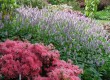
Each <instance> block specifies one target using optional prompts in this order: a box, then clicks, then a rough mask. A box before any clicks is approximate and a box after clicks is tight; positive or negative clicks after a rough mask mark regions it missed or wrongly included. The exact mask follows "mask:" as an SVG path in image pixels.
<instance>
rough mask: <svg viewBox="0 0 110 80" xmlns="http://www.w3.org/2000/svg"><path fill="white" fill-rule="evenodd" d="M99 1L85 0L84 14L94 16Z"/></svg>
mask: <svg viewBox="0 0 110 80" xmlns="http://www.w3.org/2000/svg"><path fill="white" fill-rule="evenodd" d="M99 2H100V0H85V5H86V6H85V15H86V16H88V17H94V15H95V13H96V12H97V6H98V4H99Z"/></svg>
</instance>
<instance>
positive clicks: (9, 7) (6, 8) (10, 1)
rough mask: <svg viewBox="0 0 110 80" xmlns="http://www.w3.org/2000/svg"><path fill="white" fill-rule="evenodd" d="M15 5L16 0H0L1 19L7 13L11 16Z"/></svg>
mask: <svg viewBox="0 0 110 80" xmlns="http://www.w3.org/2000/svg"><path fill="white" fill-rule="evenodd" d="M16 7H17V4H16V0H0V12H1V13H2V19H4V18H6V16H7V15H8V16H9V17H10V18H12V16H11V14H12V13H13V10H14V9H15V8H16Z"/></svg>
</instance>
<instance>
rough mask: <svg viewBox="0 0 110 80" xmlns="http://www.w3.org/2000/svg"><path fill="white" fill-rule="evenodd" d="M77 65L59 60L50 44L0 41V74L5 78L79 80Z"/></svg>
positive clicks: (79, 71) (57, 53) (56, 52)
mask: <svg viewBox="0 0 110 80" xmlns="http://www.w3.org/2000/svg"><path fill="white" fill-rule="evenodd" d="M81 73H82V70H81V69H79V67H78V66H76V65H72V64H71V63H67V62H65V61H63V60H60V54H59V52H58V51H57V50H55V49H54V47H53V46H52V45H49V46H44V45H43V44H31V43H29V42H27V41H25V42H22V41H12V40H6V41H5V42H1V43H0V74H1V75H2V76H4V77H5V79H6V80H10V79H14V80H17V79H18V78H20V77H19V75H21V79H22V80H24V79H26V80H80V79H79V77H78V75H79V74H81Z"/></svg>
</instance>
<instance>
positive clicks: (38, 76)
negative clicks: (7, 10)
mask: <svg viewBox="0 0 110 80" xmlns="http://www.w3.org/2000/svg"><path fill="white" fill-rule="evenodd" d="M43 1H44V2H43ZM54 1H56V2H57V3H53V4H60V3H66V4H63V5H62V4H60V5H52V4H50V3H52V2H54ZM75 1H76V0H61V1H60V2H59V0H30V1H29V0H19V1H17V4H18V5H23V6H25V7H20V8H17V9H16V11H17V12H15V11H14V13H13V14H14V15H12V14H11V16H12V17H13V19H11V21H10V20H9V19H10V18H9V17H8V16H7V17H6V18H4V21H3V22H2V18H3V16H2V15H1V14H0V19H1V22H2V23H1V22H0V41H1V42H2V43H0V44H1V46H2V47H1V46H0V47H1V52H0V56H1V57H0V58H1V60H0V61H1V62H0V68H1V69H0V71H1V73H0V78H1V79H2V80H5V79H6V80H7V79H10V80H15V79H16V80H18V79H19V80H22V79H23V80H25V79H31V80H53V78H54V79H55V80H62V79H64V78H65V79H66V80H68V79H70V80H71V79H72V80H74V79H76V77H77V78H78V79H79V77H78V74H77V75H73V73H74V70H73V67H70V66H72V64H71V60H72V61H73V62H74V64H76V65H78V66H80V67H81V68H82V69H83V74H81V75H80V78H81V80H109V79H110V68H109V65H110V34H109V32H110V28H109V27H110V25H109V23H108V24H107V25H106V24H105V23H104V24H103V25H102V24H101V23H100V22H99V23H98V22H97V21H96V20H94V19H91V18H88V17H86V16H85V15H84V14H82V13H81V11H74V10H72V9H74V8H73V6H75V9H76V7H77V6H76V5H78V4H76V3H77V2H76V3H75ZM78 1H79V2H80V1H81V0H78ZM86 1H87V0H86ZM94 1H95V0H90V2H89V3H86V5H87V6H86V9H88V10H86V12H87V14H92V13H96V14H95V15H93V16H94V17H95V18H97V19H107V20H109V14H108V13H109V7H107V8H106V10H104V11H100V12H96V8H97V6H96V4H94V3H95V2H94ZM98 1H99V0H98ZM39 2H40V5H39ZM45 2H46V4H48V3H49V5H48V6H45V7H44V8H43V9H39V8H42V3H45ZM72 2H73V3H72ZM92 2H93V3H92ZM68 3H71V4H73V6H68ZM74 4H75V5H74ZM36 5H37V6H38V8H37V7H36V8H32V7H35V6H36ZM27 6H31V7H27ZM90 9H92V10H91V11H89V10H90ZM82 11H83V9H82ZM1 12H2V11H1ZM12 12H13V11H12ZM86 12H85V13H86ZM102 12H103V14H102ZM99 15H100V16H99ZM91 17H92V16H91ZM7 39H11V40H13V39H14V40H17V41H10V40H7ZM6 40H7V41H6ZM19 40H20V41H19ZM27 40H28V41H30V42H31V43H36V42H37V43H39V42H40V43H44V44H45V45H48V44H50V43H52V44H53V45H55V47H56V49H58V51H60V58H61V59H63V60H65V61H68V59H71V60H69V61H68V62H69V64H68V63H66V62H65V61H63V60H59V52H57V51H56V50H55V48H54V46H53V45H52V44H51V45H49V46H44V45H43V44H31V43H29V42H27ZM4 41H5V42H4ZM22 41H23V42H22ZM10 43H13V44H16V45H13V44H10ZM7 44H10V45H11V46H10V45H8V46H7ZM12 45H13V46H12ZM21 45H22V46H21ZM24 46H25V47H24ZM32 46H34V47H35V46H37V47H41V48H43V49H44V48H45V50H43V49H41V48H40V49H39V50H41V53H42V52H46V50H47V52H46V53H49V54H47V57H46V55H43V54H44V53H43V54H40V53H39V52H38V53H36V52H35V51H36V49H33V47H32ZM3 47H4V48H3ZM8 47H10V48H11V49H10V48H9V49H7V48H8ZM12 47H14V48H13V49H12ZM20 47H21V48H22V49H21V50H19V49H18V48H20ZM27 49H28V50H27ZM48 49H49V50H48ZM22 50H23V51H22ZM42 50H43V51H42ZM2 51H4V53H3V52H2ZM16 51H18V52H16ZM48 51H49V52H48ZM6 53H9V54H6ZM13 53H18V54H13ZM31 53H32V54H31ZM53 53H58V54H53ZM16 55H17V56H16ZM24 55H26V56H24ZM50 55H52V56H53V57H52V56H51V57H50ZM23 56H24V57H23ZM29 56H31V57H29ZM42 56H43V57H42ZM27 57H28V58H27ZM44 58H45V59H44ZM9 59H10V60H11V61H9ZM33 59H36V60H35V61H33ZM56 59H58V60H56ZM54 60H55V61H54ZM6 62H8V63H10V64H9V66H8V67H7V66H5V65H8V63H6ZM15 62H16V63H15ZM53 62H55V63H53ZM5 63H6V64H5ZM30 64H32V65H30ZM33 64H35V65H39V66H36V67H37V69H38V70H37V71H38V72H36V69H35V67H34V66H33ZM12 65H14V66H15V67H13V66H12ZM19 65H20V67H19ZM55 65H56V66H55ZM16 66H17V67H16ZM60 66H62V68H63V69H62V68H61V67H60ZM39 67H40V68H39ZM4 68H5V70H6V69H8V70H6V71H4ZM24 68H25V69H24ZM13 69H15V70H13ZM53 69H54V70H53ZM70 69H71V70H72V72H71V70H70ZM75 69H76V68H75ZM52 70H53V71H52ZM77 70H79V69H78V67H77ZM33 71H35V73H33ZM60 72H61V73H60ZM62 72H63V73H64V74H62ZM9 73H11V74H9ZM13 73H15V74H13ZM11 75H13V76H15V77H13V76H11ZM58 75H59V76H58ZM70 75H71V76H70ZM9 76H11V77H9ZM73 76H74V77H73ZM12 78H13V79H12ZM65 79H64V80H65Z"/></svg>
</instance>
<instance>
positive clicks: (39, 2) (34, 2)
mask: <svg viewBox="0 0 110 80" xmlns="http://www.w3.org/2000/svg"><path fill="white" fill-rule="evenodd" d="M17 4H19V5H24V6H32V7H36V6H37V7H38V8H42V7H44V6H45V5H47V2H46V1H45V0H17Z"/></svg>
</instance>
